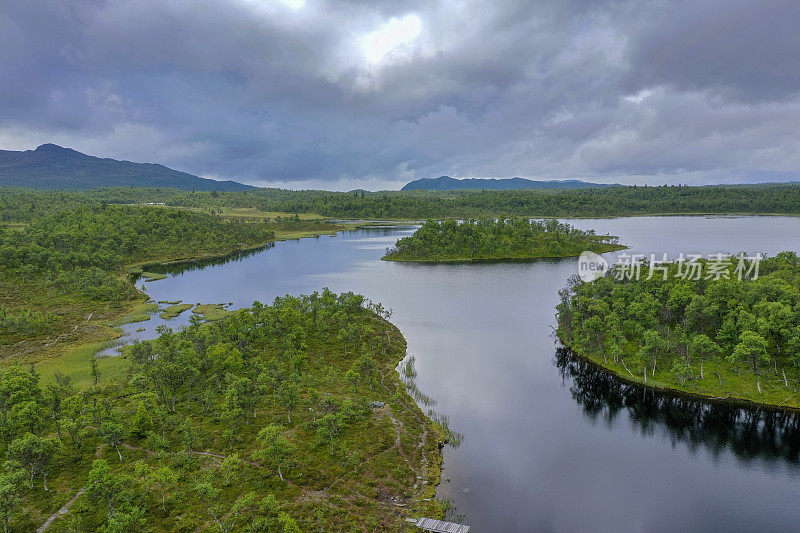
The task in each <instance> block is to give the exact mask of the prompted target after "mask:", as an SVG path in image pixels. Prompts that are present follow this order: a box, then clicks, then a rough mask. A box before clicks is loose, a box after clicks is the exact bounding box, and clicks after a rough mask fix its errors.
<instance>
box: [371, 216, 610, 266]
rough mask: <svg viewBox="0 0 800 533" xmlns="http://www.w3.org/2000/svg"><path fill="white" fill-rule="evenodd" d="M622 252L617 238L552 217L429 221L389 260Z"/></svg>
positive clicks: (464, 259)
mask: <svg viewBox="0 0 800 533" xmlns="http://www.w3.org/2000/svg"><path fill="white" fill-rule="evenodd" d="M622 248H624V246H621V245H620V244H619V243H618V240H617V237H613V236H608V235H595V233H594V231H593V230H589V231H582V230H579V229H576V228H573V227H572V226H570V225H569V224H564V223H561V222H558V221H556V220H553V219H550V220H545V221H536V220H528V219H523V218H512V219H502V218H499V219H490V218H480V219H470V220H465V221H463V222H460V223H459V222H456V221H455V220H452V219H450V220H445V221H443V222H437V221H435V220H428V221H427V222H426V223H425V224H423V225H422V226H421V227H420V228H419V229H418V230H417V231H415V232H414V233H413V234H412V235H410V236H409V237H404V238H402V239H400V240H398V241H397V244H396V245H395V246H394V248H392V249H390V250H388V251H387V253H386V255H385V256H384V257H383V259H385V260H388V261H427V262H438V261H457V262H458V261H460V262H469V261H500V260H526V259H539V258H547V257H570V256H577V255H580V254H581V252H583V251H584V250H591V251H593V252H596V253H603V252H610V251H613V250H619V249H622Z"/></svg>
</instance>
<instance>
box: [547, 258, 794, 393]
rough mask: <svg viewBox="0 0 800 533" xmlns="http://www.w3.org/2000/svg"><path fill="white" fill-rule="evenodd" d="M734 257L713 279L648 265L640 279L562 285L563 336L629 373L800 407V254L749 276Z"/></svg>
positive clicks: (768, 262) (667, 384) (673, 385)
mask: <svg viewBox="0 0 800 533" xmlns="http://www.w3.org/2000/svg"><path fill="white" fill-rule="evenodd" d="M732 259H733V260H732V261H731V262H730V263H729V264H728V265H727V266H726V267H725V268H724V269H721V270H719V271H718V272H716V273H715V275H714V276H713V277H711V278H710V279H709V278H708V277H707V276H700V277H699V278H698V279H695V277H694V276H693V277H691V278H687V277H686V276H683V277H681V276H680V275H679V272H678V269H679V268H680V266H679V264H678V263H670V264H669V265H668V271H667V273H666V275H664V273H663V271H662V270H659V272H658V273H655V272H654V274H655V275H652V276H651V275H650V274H651V272H650V267H649V266H648V265H646V264H645V265H642V267H641V274H640V276H639V278H638V279H624V278H623V279H620V276H618V275H615V274H614V271H613V270H612V271H609V273H608V275H606V276H605V277H601V278H599V279H597V280H595V281H593V282H591V283H583V282H580V281H579V280H577V279H574V280H572V281H571V282H570V284H569V285H568V286H567V287H566V288H565V289H563V290H562V291H561V303H560V304H559V305H558V336H559V338H560V339H561V341H562V342H563V343H564V344H565V345H566V346H567V347H569V348H571V349H572V350H573V351H574V352H575V353H577V354H579V355H581V356H584V357H587V358H589V359H591V360H592V361H594V362H595V363H597V364H599V365H602V366H603V367H605V368H606V369H608V370H610V371H612V372H614V373H615V374H617V375H618V376H619V377H621V378H623V379H627V380H630V381H635V382H639V383H642V384H646V385H648V386H651V387H655V388H666V389H674V390H678V391H683V392H689V393H693V394H699V395H703V396H708V397H713V398H720V399H740V400H747V401H752V402H757V403H763V404H770V405H774V406H778V407H795V408H797V407H800V398H799V397H798V385H800V366H798V364H800V290H798V287H800V259H799V258H798V256H797V255H796V254H795V253H794V252H782V253H780V254H778V255H777V256H775V257H771V258H767V259H764V260H762V261H761V262H760V265H759V276H758V278H757V279H742V280H740V279H739V277H738V276H737V274H736V273H735V269H736V268H737V266H738V263H737V260H736V258H735V257H734V258H732ZM700 262H701V264H707V260H700ZM662 266H663V265H662ZM684 267H685V265H684ZM660 268H661V266H660V267H659V269H660ZM664 277H666V280H664ZM648 278H650V279H648Z"/></svg>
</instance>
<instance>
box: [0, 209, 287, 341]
mask: <svg viewBox="0 0 800 533" xmlns="http://www.w3.org/2000/svg"><path fill="white" fill-rule="evenodd" d="M39 214H40V215H41V216H38V217H36V218H33V219H31V220H30V221H29V222H28V223H27V224H25V226H24V227H22V228H19V229H17V228H6V229H4V230H0V296H2V299H1V300H0V301H1V302H2V305H0V337H3V336H12V337H5V338H8V339H11V338H15V339H16V338H30V337H32V336H35V335H38V334H47V333H50V332H52V331H53V330H54V329H57V328H58V327H59V326H62V327H67V326H69V321H65V320H62V317H60V316H59V315H63V314H69V311H68V310H65V309H64V308H65V307H71V308H74V307H76V306H75V305H73V304H76V303H77V304H78V306H80V307H85V306H83V305H82V303H85V302H119V301H124V300H130V299H134V298H136V297H137V292H136V290H135V288H134V286H133V284H131V283H130V280H129V279H128V276H127V275H126V274H125V270H124V269H125V267H127V266H128V265H131V264H135V263H142V262H145V261H149V260H158V259H178V258H188V257H197V256H207V255H217V254H220V253H225V252H227V251H231V250H236V249H240V248H243V247H248V246H256V245H259V244H264V243H266V242H267V241H269V240H271V239H273V238H274V230H273V226H272V225H269V224H266V223H263V222H236V221H225V220H223V219H221V218H219V217H216V216H212V215H208V214H201V213H194V212H191V211H187V210H179V209H168V208H160V207H136V206H123V205H110V204H97V203H95V204H94V205H92V206H91V207H76V208H73V209H67V210H61V211H58V212H55V213H52V214H41V213H39ZM48 295H49V296H48ZM39 304H40V305H39ZM62 304H63V305H62ZM60 305H61V306H62V308H59V306H60ZM88 312H89V311H86V313H88ZM84 316H85V315H84Z"/></svg>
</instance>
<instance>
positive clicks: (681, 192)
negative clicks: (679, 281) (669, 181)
mask: <svg viewBox="0 0 800 533" xmlns="http://www.w3.org/2000/svg"><path fill="white" fill-rule="evenodd" d="M101 202H106V203H110V204H129V203H131V204H134V203H135V204H141V203H163V204H166V205H169V206H173V207H184V208H191V209H196V210H202V211H204V212H208V213H211V212H212V211H213V212H219V211H220V209H233V208H239V209H244V208H247V209H254V210H256V211H261V212H282V213H307V214H310V213H313V214H317V215H321V216H324V217H331V218H354V219H361V218H367V219H370V218H371V219H406V220H409V219H412V220H425V219H429V218H437V219H441V218H448V217H455V218H477V217H482V216H483V217H514V216H519V217H562V218H563V217H609V216H636V215H664V214H788V215H798V214H800V184H760V185H736V186H722V185H719V186H702V187H689V186H657V187H651V186H619V187H607V188H599V189H576V190H557V189H549V190H506V191H484V190H474V191H473V190H456V191H379V192H367V191H360V190H359V191H351V192H331V191H292V190H284V189H269V188H258V189H250V190H247V191H238V192H228V191H226V192H222V191H184V190H180V189H167V188H153V189H148V188H125V187H117V188H106V189H93V190H89V191H80V192H78V191H72V192H70V191H41V190H32V189H19V188H10V187H4V188H0V222H8V221H21V222H24V221H26V220H29V219H31V218H32V217H34V216H37V215H36V213H37V212H40V213H46V212H53V211H58V210H61V209H64V208H67V207H78V206H87V205H95V204H98V203H101Z"/></svg>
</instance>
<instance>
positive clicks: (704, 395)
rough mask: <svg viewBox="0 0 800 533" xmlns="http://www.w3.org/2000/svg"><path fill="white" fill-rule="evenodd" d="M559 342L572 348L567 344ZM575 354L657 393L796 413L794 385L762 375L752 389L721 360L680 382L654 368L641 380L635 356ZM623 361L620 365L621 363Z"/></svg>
mask: <svg viewBox="0 0 800 533" xmlns="http://www.w3.org/2000/svg"><path fill="white" fill-rule="evenodd" d="M560 340H562V343H563V344H564V345H565V346H566V347H567V348H570V349H572V348H571V347H570V346H569V345H568V344H566V343H564V342H563V340H564V339H560ZM572 351H573V353H574V354H575V355H578V356H579V357H582V358H583V359H586V360H587V361H590V362H591V363H593V364H594V365H595V366H596V367H598V368H600V369H602V370H604V371H606V372H609V373H610V374H612V375H614V376H615V377H617V378H618V379H620V380H623V381H625V382H627V383H634V384H636V385H641V386H645V387H648V388H651V389H654V390H658V391H662V392H663V391H667V392H672V393H678V394H685V395H688V396H691V397H694V398H698V399H706V400H711V401H723V402H730V403H733V404H740V405H743V406H765V407H771V408H775V409H793V410H800V394H798V391H797V386H787V385H786V384H785V383H784V381H783V376H782V374H779V375H775V374H774V373H769V372H767V373H765V374H762V375H761V380H760V382H761V389H762V392H761V393H759V392H758V390H757V387H756V380H755V377H754V376H753V374H752V373H751V372H748V371H747V370H746V369H742V368H736V367H732V366H731V365H730V364H728V363H725V362H723V361H709V362H707V363H705V364H704V365H703V366H704V368H703V374H704V376H703V377H702V378H701V377H700V368H699V365H695V366H694V367H693V368H692V369H691V372H692V373H693V375H694V376H695V378H694V379H692V380H691V381H685V382H683V383H681V382H680V381H679V380H677V379H675V377H674V376H673V375H672V374H671V373H670V372H668V371H665V370H659V369H658V368H656V372H655V375H654V374H653V371H652V368H651V369H648V370H647V380H645V377H644V368H645V366H646V365H645V362H644V361H642V360H640V359H638V358H636V357H626V358H625V359H623V360H619V361H617V362H615V361H614V360H613V359H609V358H608V357H606V358H605V359H603V357H601V356H597V355H589V354H587V353H585V352H579V351H575V350H574V349H572ZM622 361H624V364H623V362H622ZM786 375H787V379H788V380H789V381H790V383H797V382H798V381H800V372H798V371H796V370H793V371H787V372H786Z"/></svg>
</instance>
